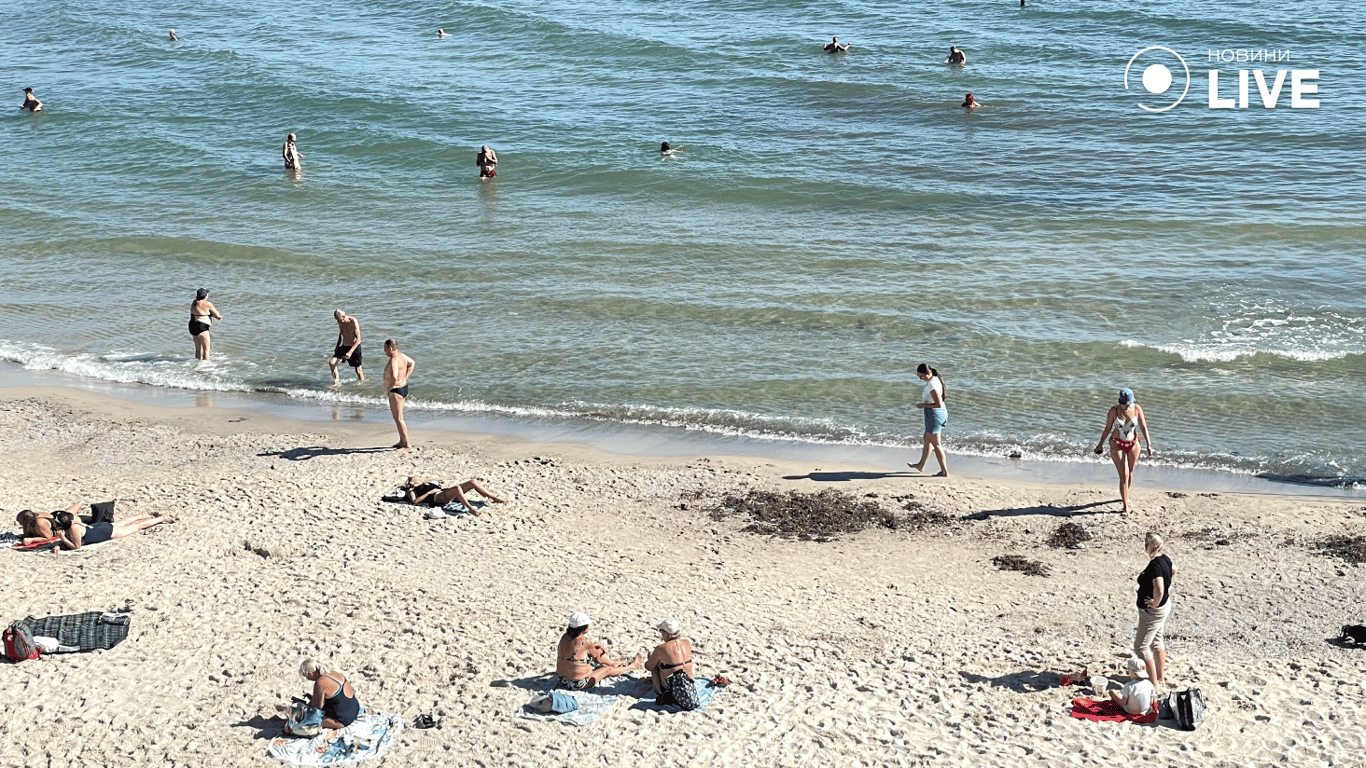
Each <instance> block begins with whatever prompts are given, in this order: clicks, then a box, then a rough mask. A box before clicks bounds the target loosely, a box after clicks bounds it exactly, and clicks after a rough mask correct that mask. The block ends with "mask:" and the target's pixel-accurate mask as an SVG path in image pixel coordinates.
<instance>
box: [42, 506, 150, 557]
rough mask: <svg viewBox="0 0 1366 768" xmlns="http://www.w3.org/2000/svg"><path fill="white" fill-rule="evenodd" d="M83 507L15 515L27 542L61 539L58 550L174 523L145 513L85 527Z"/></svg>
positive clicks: (74, 547) (58, 542)
mask: <svg viewBox="0 0 1366 768" xmlns="http://www.w3.org/2000/svg"><path fill="white" fill-rule="evenodd" d="M82 506H83V505H82V504H79V503H77V504H72V505H71V506H69V507H67V508H66V509H65V510H63V511H61V512H51V513H48V512H34V511H33V510H31V509H26V510H24V511H22V512H20V513H19V514H18V515H16V516H15V520H16V521H17V522H18V523H19V526H20V527H21V528H23V530H24V543H25V544H32V543H34V542H36V541H45V540H47V539H50V538H53V537H54V536H56V537H59V541H57V542H55V543H56V544H57V547H58V548H59V549H80V548H81V547H82V546H83V545H85V544H99V543H100V542H102V541H109V540H110V539H121V538H123V537H124V536H128V535H131V534H134V533H137V532H138V531H141V530H145V529H147V528H151V527H152V526H154V525H160V524H162V523H174V522H175V520H174V519H172V518H170V517H156V516H155V515H152V514H151V513H149V512H143V513H142V514H139V515H137V516H135V517H126V518H124V519H122V520H119V521H117V522H113V523H95V524H94V525H86V524H85V523H83V522H81V520H80V518H78V517H77V516H76V510H78V509H80V508H81V507H82Z"/></svg>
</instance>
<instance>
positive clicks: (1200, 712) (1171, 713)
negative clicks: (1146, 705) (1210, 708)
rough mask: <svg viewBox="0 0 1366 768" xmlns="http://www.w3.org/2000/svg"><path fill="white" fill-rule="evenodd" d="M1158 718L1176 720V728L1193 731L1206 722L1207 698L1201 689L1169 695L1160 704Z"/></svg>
mask: <svg viewBox="0 0 1366 768" xmlns="http://www.w3.org/2000/svg"><path fill="white" fill-rule="evenodd" d="M1157 709H1158V716H1159V717H1162V718H1164V719H1169V720H1175V721H1176V727H1177V728H1180V729H1181V730H1183V731H1193V730H1195V729H1196V728H1197V727H1199V726H1200V723H1202V722H1204V721H1205V697H1204V696H1201V695H1200V689H1199V688H1191V689H1189V690H1185V691H1179V692H1177V693H1169V694H1167V695H1166V696H1163V697H1162V700H1161V701H1160V702H1158V708H1157Z"/></svg>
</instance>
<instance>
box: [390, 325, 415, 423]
mask: <svg viewBox="0 0 1366 768" xmlns="http://www.w3.org/2000/svg"><path fill="white" fill-rule="evenodd" d="M384 354H385V356H387V357H388V358H389V362H388V364H387V365H385V366H384V391H385V393H386V395H387V396H388V398H389V413H391V414H393V416H394V424H395V425H396V426H397V427H398V442H397V443H396V444H394V447H395V448H399V449H403V448H412V447H413V446H412V443H410V442H409V441H408V425H407V424H406V423H404V421H403V404H404V402H406V401H407V399H408V377H409V376H412V375H413V368H416V367H417V363H414V362H413V359H412V358H411V357H408V356H407V355H405V354H403V353H402V352H399V351H398V342H397V341H395V340H394V339H386V340H385V341H384Z"/></svg>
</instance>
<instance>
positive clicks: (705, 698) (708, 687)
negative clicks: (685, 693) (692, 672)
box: [631, 677, 721, 712]
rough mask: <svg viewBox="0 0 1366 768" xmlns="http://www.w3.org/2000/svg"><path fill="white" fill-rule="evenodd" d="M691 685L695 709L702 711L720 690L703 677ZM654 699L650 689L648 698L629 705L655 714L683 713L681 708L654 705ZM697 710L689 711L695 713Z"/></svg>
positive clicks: (670, 705) (668, 705) (652, 691)
mask: <svg viewBox="0 0 1366 768" xmlns="http://www.w3.org/2000/svg"><path fill="white" fill-rule="evenodd" d="M692 684H693V685H694V686H696V687H697V709H704V708H705V707H706V706H707V705H708V704H710V703H711V700H712V699H714V698H716V692H717V691H719V690H721V689H720V687H718V686H713V685H712V684H711V681H710V680H708V679H707V678H705V677H699V678H696V679H694V680H693V681H692ZM654 697H655V694H654V690H653V688H652V689H651V691H650V698H648V699H641V700H640V701H637V702H636V703H635V704H632V705H631V709H640V710H655V711H656V712H682V711H684V710H683V709H682V708H680V707H676V706H674V705H672V704H657V703H655V698H654ZM697 709H694V710H691V711H693V712H696V711H697Z"/></svg>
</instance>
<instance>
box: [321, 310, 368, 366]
mask: <svg viewBox="0 0 1366 768" xmlns="http://www.w3.org/2000/svg"><path fill="white" fill-rule="evenodd" d="M332 317H334V318H336V320H337V347H336V349H334V350H332V358H331V359H330V360H328V361H327V365H328V367H330V368H331V369H332V383H333V384H337V383H340V382H341V375H340V374H338V373H337V364H338V363H340V362H342V361H343V360H345V361H346V364H347V365H349V366H351V367H352V368H355V369H356V380H357V381H365V371H362V370H361V367H360V366H361V353H360V321H359V320H357V319H356V318H354V317H351V316H350V315H347V314H346V313H345V312H343V311H341V310H340V309H339V310H337V311H335V312H333V313H332Z"/></svg>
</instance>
